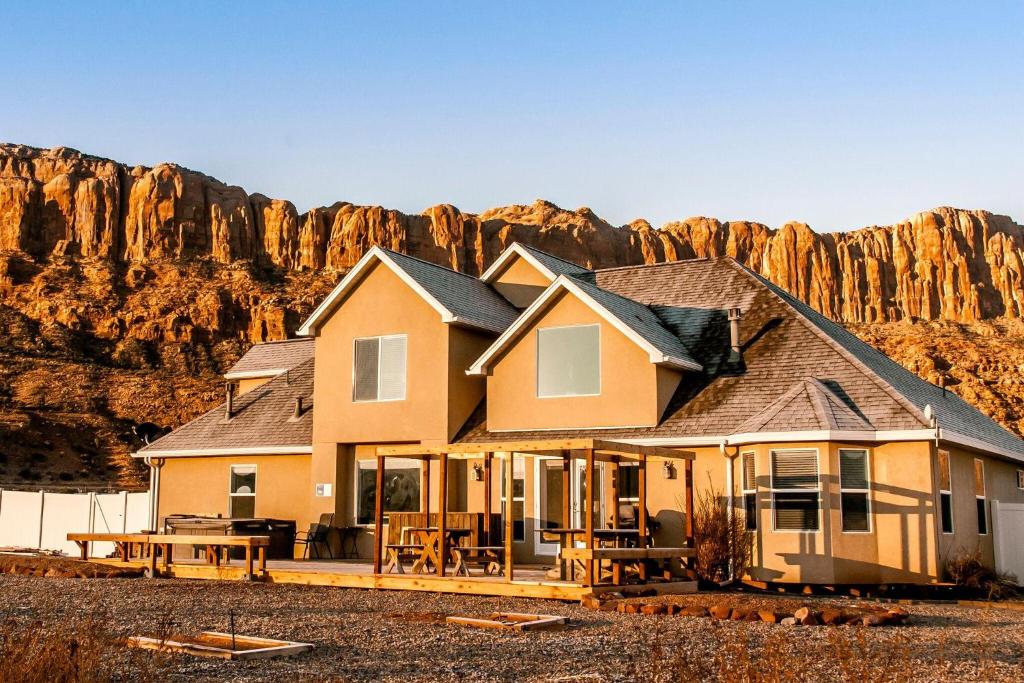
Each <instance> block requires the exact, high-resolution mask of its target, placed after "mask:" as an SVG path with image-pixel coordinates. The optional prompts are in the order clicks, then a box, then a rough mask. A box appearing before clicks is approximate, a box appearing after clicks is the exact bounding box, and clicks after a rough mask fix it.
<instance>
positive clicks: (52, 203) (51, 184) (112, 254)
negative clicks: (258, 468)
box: [0, 145, 1024, 323]
mask: <svg viewBox="0 0 1024 683" xmlns="http://www.w3.org/2000/svg"><path fill="white" fill-rule="evenodd" d="M516 240H519V241H523V242H527V243H530V244H533V245H535V246H537V247H539V248H541V249H544V250H546V251H549V252H551V253H553V254H556V255H559V256H562V257H565V258H569V259H572V260H576V261H582V262H585V263H587V264H590V265H593V266H615V265H629V264H636V263H652V262H657V261H664V260H673V259H682V258H693V257H695V256H712V255H722V254H727V255H730V256H733V257H735V258H737V259H738V260H740V261H742V262H743V263H745V264H747V265H748V266H750V267H751V268H753V269H754V270H756V271H757V272H759V273H761V274H762V275H765V276H766V277H768V278H770V279H771V280H773V281H775V282H777V283H778V284H780V285H782V286H784V287H786V288H787V289H789V290H790V291H792V292H793V293H795V294H796V295H798V296H800V297H801V298H803V299H804V300H805V301H807V302H808V303H810V304H811V305H813V306H814V307H816V308H817V309H819V310H820V311H822V312H823V313H825V314H826V315H828V316H830V317H832V318H835V319H837V320H842V321H844V322H868V323H870V322H885V321H894V320H902V319H905V318H921V319H926V320H954V321H960V322H975V321H978V320H985V319H989V318H996V317H1008V318H1019V317H1021V316H1022V315H1024V227H1022V226H1020V225H1018V224H1016V223H1014V222H1013V221H1012V220H1011V219H1010V218H1008V217H1006V216H999V215H993V214H991V213H989V212H987V211H966V210H962V209H953V208H948V207H943V208H938V209H934V210H931V211H923V212H921V213H918V214H917V215H915V216H913V217H911V218H910V219H909V220H907V221H904V222H902V223H898V224H895V225H889V226H881V227H868V228H861V229H857V230H851V231H848V232H833V233H822V234H819V233H816V232H814V231H813V230H811V228H810V227H808V226H807V225H805V224H803V223H787V224H785V225H783V226H781V227H780V228H777V229H775V228H769V227H768V226H766V225H763V224H761V223H754V222H745V221H728V222H722V221H719V220H717V219H714V218H703V217H698V218H688V219H686V220H684V221H678V222H672V223H668V224H667V225H664V226H662V227H661V228H660V229H655V228H653V227H652V226H651V225H650V224H648V223H647V222H646V221H643V220H636V221H634V222H632V223H630V224H628V225H623V226H613V225H610V224H609V223H607V222H606V221H604V220H603V219H601V218H600V217H599V216H597V215H596V214H594V212H593V211H591V210H590V209H587V208H581V209H577V210H575V211H567V210H564V209H561V208H559V207H557V206H555V205H553V204H551V203H549V202H544V201H537V202H534V203H533V204H531V205H528V206H507V207H501V208H496V209H491V210H488V211H485V212H483V213H481V214H469V213H463V212H462V211H460V210H459V209H457V208H456V207H454V206H450V205H446V204H442V205H438V206H433V207H430V208H428V209H426V210H425V211H424V212H423V213H421V214H418V215H409V214H404V213H402V212H400V211H395V210H391V209H384V208H381V207H370V206H355V205H352V204H348V203H345V202H338V203H335V204H332V205H331V206H327V207H318V208H315V209H311V210H310V211H308V212H306V213H303V214H299V213H298V212H297V211H296V209H295V206H294V205H293V204H292V203H291V202H288V201H285V200H280V199H269V198H267V197H265V196H263V195H259V194H253V195H249V194H247V193H246V192H245V191H244V190H243V189H242V188H240V187H236V186H229V185H225V184H224V183H222V182H220V181H218V180H216V179H214V178H211V177H209V176H205V175H202V174H200V173H197V172H194V171H190V170H188V169H185V168H182V167H180V166H175V165H173V164H160V165H157V166H155V167H153V168H146V167H142V166H136V167H131V168H130V167H128V166H125V165H122V164H118V163H116V162H113V161H110V160H107V159H100V158H97V157H91V156H87V155H83V154H81V153H79V152H76V151H74V150H71V149H67V148H55V149H51V150H41V149H35V148H31V147H26V146H23V145H0V250H20V251H22V252H24V253H27V254H29V255H31V256H33V257H34V258H37V259H46V258H50V257H52V256H55V255H56V256H63V255H68V256H75V255H81V256H87V257H98V258H100V259H106V260H109V261H112V262H126V263H137V264H148V263H153V262H158V261H164V260H167V259H189V258H196V257H201V258H205V259H211V260H213V261H214V262H217V263H222V264H230V263H233V262H236V261H247V262H250V263H253V264H255V265H257V266H271V267H277V268H280V269H283V270H313V271H318V270H328V271H339V270H344V269H346V268H348V267H350V266H351V265H352V264H353V263H355V261H356V260H358V259H359V257H360V256H361V255H362V254H363V252H364V251H365V250H366V249H367V248H368V247H370V246H372V245H375V244H379V245H382V246H386V247H389V248H392V249H397V250H401V251H405V252H408V253H410V254H414V255H416V256H419V257H421V258H426V259H429V260H432V261H435V262H438V263H444V264H448V265H450V266H452V267H454V268H458V269H461V270H464V271H466V272H470V273H479V272H480V271H482V270H483V269H484V268H486V266H487V265H488V264H489V263H490V262H491V261H492V260H493V259H494V258H495V257H496V256H497V254H499V253H500V252H501V251H502V250H503V249H504V248H505V247H506V246H507V245H508V244H509V243H511V242H513V241H516Z"/></svg>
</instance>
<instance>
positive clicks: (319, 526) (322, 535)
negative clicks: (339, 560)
mask: <svg viewBox="0 0 1024 683" xmlns="http://www.w3.org/2000/svg"><path fill="white" fill-rule="evenodd" d="M332 526H334V514H333V513H324V514H322V515H320V521H319V522H313V523H312V524H310V525H309V531H305V532H303V531H300V532H298V533H296V534H295V543H296V544H297V545H303V546H305V548H303V550H302V559H306V556H307V555H309V553H310V550H309V549H310V547H312V548H313V551H312V552H313V554H314V555H316V558H315V559H317V560H319V559H320V551H319V550H317V544H318V543H319V544H320V545H322V546H324V547H326V548H327V557H329V558H330V559H332V560H333V559H334V551H333V550H331V544H330V539H329V535H330V533H331V527H332Z"/></svg>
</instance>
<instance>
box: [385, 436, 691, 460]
mask: <svg viewBox="0 0 1024 683" xmlns="http://www.w3.org/2000/svg"><path fill="white" fill-rule="evenodd" d="M587 449H590V450H593V451H598V452H599V453H600V456H601V457H603V456H604V454H615V455H619V456H627V457H631V458H632V459H634V460H635V459H636V458H637V456H639V455H641V454H644V455H647V456H650V457H658V458H671V459H676V460H693V458H694V457H695V455H694V453H693V451H685V450H680V449H677V448H665V447H664V446H638V445H636V444H628V443H620V442H618V441H609V440H606V439H549V440H544V439H539V440H531V441H493V442H475V443H473V442H470V443H449V444H442V445H438V446H423V445H419V444H405V445H395V446H378V447H377V455H402V456H406V457H409V456H420V457H422V456H427V457H429V456H431V455H440V454H441V453H447V454H449V455H456V454H461V453H485V452H487V451H492V452H493V451H505V452H510V451H515V452H518V453H538V452H547V451H563V450H587Z"/></svg>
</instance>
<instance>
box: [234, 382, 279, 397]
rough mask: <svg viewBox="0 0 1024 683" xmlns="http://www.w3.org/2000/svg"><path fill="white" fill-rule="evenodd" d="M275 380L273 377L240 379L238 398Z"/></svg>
mask: <svg viewBox="0 0 1024 683" xmlns="http://www.w3.org/2000/svg"><path fill="white" fill-rule="evenodd" d="M272 379H274V378H273V377H256V378H253V379H240V380H238V394H237V395H238V396H241V395H243V394H248V393H249V392H250V391H252V390H253V389H258V388H260V387H262V386H263V385H264V384H266V383H267V382H269V381H270V380H272Z"/></svg>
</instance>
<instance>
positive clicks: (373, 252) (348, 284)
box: [296, 247, 497, 337]
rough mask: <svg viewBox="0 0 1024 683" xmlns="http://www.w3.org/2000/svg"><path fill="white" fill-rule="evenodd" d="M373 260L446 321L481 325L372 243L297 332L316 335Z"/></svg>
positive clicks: (298, 333)
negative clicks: (447, 304) (461, 314)
mask: <svg viewBox="0 0 1024 683" xmlns="http://www.w3.org/2000/svg"><path fill="white" fill-rule="evenodd" d="M374 260H377V261H380V262H381V263H383V264H384V265H386V266H387V267H388V268H390V269H391V270H392V272H394V273H395V275H397V276H398V277H399V278H401V279H402V281H403V282H404V283H405V284H407V285H409V286H410V287H411V288H412V289H413V291H415V292H416V293H417V294H419V295H420V296H421V297H422V298H423V300H424V301H426V302H427V303H428V304H430V305H431V307H433V309H434V310H435V311H437V312H438V313H439V314H440V315H441V320H442V321H443V322H446V323H463V324H466V325H473V326H474V327H480V325H478V324H476V325H474V324H473V323H470V322H468V321H465V320H461V319H459V318H458V317H457V316H456V315H455V314H454V313H452V312H451V311H449V310H448V309H447V308H445V307H444V306H443V305H442V304H441V302H440V301H438V300H437V299H435V298H434V297H433V295H431V294H430V292H428V291H427V290H425V289H424V288H423V287H422V286H421V285H420V283H418V282H416V280H414V279H413V278H412V276H410V275H409V274H408V273H407V272H405V270H403V269H402V268H401V267H400V266H399V265H398V264H397V263H395V262H394V261H393V260H392V259H391V257H390V256H389V255H388V253H387V252H386V251H384V250H383V249H381V248H380V247H371V248H370V250H369V251H367V252H366V253H365V254H363V258H361V259H359V262H358V263H356V265H355V266H354V267H353V268H352V270H350V271H349V272H348V274H347V275H346V276H345V277H344V278H342V280H341V282H339V283H338V285H337V286H336V287H335V288H334V289H333V290H331V293H330V294H328V295H327V298H325V299H324V300H323V301H321V302H320V305H319V306H317V307H316V309H315V310H314V311H313V313H312V314H310V316H309V317H308V318H306V321H305V322H304V323H302V326H301V327H299V329H298V331H296V335H298V336H300V337H312V336H314V335H316V331H317V328H318V327H319V325H320V324H322V323H323V321H324V319H325V318H326V317H327V316H328V315H330V313H331V312H332V311H333V310H334V307H335V302H336V301H337V300H338V299H340V298H342V297H343V296H344V295H345V294H347V293H348V292H349V290H351V289H352V288H353V287H355V285H356V284H357V283H358V281H359V280H360V279H361V278H362V277H363V275H364V273H365V271H366V270H367V269H368V268H369V267H370V264H371V263H372V262H373V261H374ZM484 329H487V328H484ZM494 331H497V330H494Z"/></svg>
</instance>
